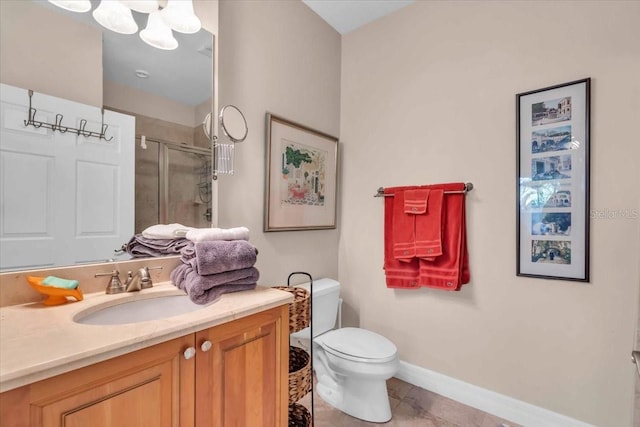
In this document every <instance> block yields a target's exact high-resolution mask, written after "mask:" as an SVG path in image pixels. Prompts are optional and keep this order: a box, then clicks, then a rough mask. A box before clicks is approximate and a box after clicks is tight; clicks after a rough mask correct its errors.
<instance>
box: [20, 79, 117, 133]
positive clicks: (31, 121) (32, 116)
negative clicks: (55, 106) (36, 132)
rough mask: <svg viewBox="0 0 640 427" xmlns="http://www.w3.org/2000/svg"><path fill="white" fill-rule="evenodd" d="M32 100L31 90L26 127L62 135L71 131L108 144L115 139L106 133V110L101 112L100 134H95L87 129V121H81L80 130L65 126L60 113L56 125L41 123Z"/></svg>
mask: <svg viewBox="0 0 640 427" xmlns="http://www.w3.org/2000/svg"><path fill="white" fill-rule="evenodd" d="M32 98H33V90H31V89H29V112H28V118H27V120H24V125H25V127H27V126H33V127H34V128H36V129H39V128H41V127H44V128H45V129H51V130H52V131H54V132H55V131H58V132H60V133H67V132H68V131H71V132H72V133H75V134H76V135H78V136H80V135H82V136H84V137H87V138H88V137H94V138H98V139H104V140H105V141H107V142H109V141H111V140H112V139H113V136H112V137H111V138H107V137H106V132H107V128H108V127H109V125H106V124H104V108H102V109H101V110H100V111H101V113H102V120H101V126H100V132H94V131H91V130H87V129H85V127H86V126H87V121H86V120H85V119H81V120H80V127H79V128H70V127H68V126H63V125H62V119H63V118H64V116H63V115H62V114H59V113H58V114H56V122H55V123H47V122H41V121H39V120H36V113H37V112H38V110H37V109H35V108H33V107H32V105H31V100H32Z"/></svg>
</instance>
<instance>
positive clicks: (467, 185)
mask: <svg viewBox="0 0 640 427" xmlns="http://www.w3.org/2000/svg"><path fill="white" fill-rule="evenodd" d="M471 190H473V184H472V183H470V182H467V183H465V184H464V190H459V191H445V192H444V194H467V193H468V192H469V191H471ZM373 197H393V194H384V187H380V188H378V191H377V192H376V194H374V195H373Z"/></svg>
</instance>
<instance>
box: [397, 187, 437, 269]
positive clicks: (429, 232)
mask: <svg viewBox="0 0 640 427" xmlns="http://www.w3.org/2000/svg"><path fill="white" fill-rule="evenodd" d="M424 191H426V192H428V194H429V193H430V196H429V207H428V208H426V205H425V208H426V210H425V211H424V212H423V213H420V212H419V211H418V212H417V213H416V215H415V221H416V225H415V229H416V233H415V234H416V236H415V245H416V257H418V258H422V259H423V260H425V261H434V260H435V259H436V257H438V256H440V255H442V226H443V224H444V223H443V222H442V201H443V198H444V190H442V189H434V190H428V189H427V190H408V191H405V200H406V198H409V197H413V196H412V194H411V193H419V192H424Z"/></svg>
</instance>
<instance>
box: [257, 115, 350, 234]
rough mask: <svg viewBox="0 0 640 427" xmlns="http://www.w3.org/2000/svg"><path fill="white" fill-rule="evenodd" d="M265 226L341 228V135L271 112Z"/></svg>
mask: <svg viewBox="0 0 640 427" xmlns="http://www.w3.org/2000/svg"><path fill="white" fill-rule="evenodd" d="M266 120H267V126H266V128H267V135H266V139H267V156H266V157H267V159H266V160H267V165H266V175H267V176H266V190H265V215H264V231H291V230H319V229H329V228H336V200H337V178H338V138H336V137H333V136H331V135H327V134H325V133H322V132H319V131H317V130H314V129H311V128H308V127H306V126H303V125H300V124H297V123H293V122H291V121H289V120H285V119H283V118H282V117H278V116H275V115H273V114H270V113H267V115H266Z"/></svg>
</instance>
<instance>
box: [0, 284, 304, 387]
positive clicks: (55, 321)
mask: <svg viewBox="0 0 640 427" xmlns="http://www.w3.org/2000/svg"><path fill="white" fill-rule="evenodd" d="M181 294H184V293H183V292H182V291H180V290H179V289H177V288H176V287H175V286H173V285H172V284H171V283H170V282H161V283H157V284H154V286H153V288H151V289H145V290H142V291H140V292H131V293H123V294H117V295H106V294H105V293H104V292H95V293H91V294H85V298H84V300H83V301H79V302H69V303H67V304H63V305H59V306H51V307H48V306H45V305H43V304H42V303H41V302H37V303H35V302H31V303H26V304H20V305H12V306H6V307H2V308H0V392H4V391H7V390H11V389H14V388H17V387H20V386H23V385H26V384H30V383H32V382H35V381H39V380H42V379H45V378H50V377H52V376H55V375H58V374H61V373H64V372H69V371H71V370H74V369H78V368H81V367H84V366H88V365H91V364H94V363H97V362H101V361H103V360H106V359H109V358H112V357H115V356H119V355H122V354H125V353H129V352H131V351H135V350H139V349H141V348H144V347H148V346H150V345H154V344H158V343H161V342H164V341H168V340H170V339H173V338H177V337H181V336H184V335H188V334H190V333H193V332H197V331H200V330H203V329H207V328H209V327H212V326H216V325H220V324H223V323H226V322H229V321H231V320H234V319H238V318H241V317H245V316H248V315H251V314H254V313H258V312H261V311H264V310H267V309H270V308H273V307H277V306H280V305H283V304H287V303H289V302H290V301H291V300H292V299H293V297H292V296H291V294H290V293H288V292H283V291H279V290H277V289H272V288H268V287H262V286H258V287H257V288H256V289H255V290H253V291H245V292H237V293H230V294H225V295H223V296H222V297H221V298H220V299H219V300H218V301H216V302H214V303H213V304H211V305H208V306H205V307H203V308H201V309H198V310H195V311H192V312H190V313H186V314H181V315H178V316H174V317H170V318H166V319H161V320H149V321H144V322H137V323H128V324H120V325H85V324H80V323H76V322H74V320H73V319H74V317H75V316H76V315H78V313H81V312H83V311H85V310H90V309H91V308H92V307H100V308H102V307H103V306H108V305H115V304H117V303H119V302H121V301H122V300H127V299H139V298H150V297H156V296H163V295H181Z"/></svg>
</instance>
